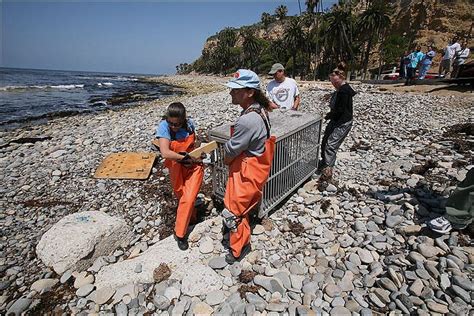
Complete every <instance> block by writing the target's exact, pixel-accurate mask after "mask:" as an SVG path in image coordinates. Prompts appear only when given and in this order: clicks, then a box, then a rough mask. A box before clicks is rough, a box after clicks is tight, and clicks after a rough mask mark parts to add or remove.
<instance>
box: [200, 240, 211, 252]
mask: <svg viewBox="0 0 474 316" xmlns="http://www.w3.org/2000/svg"><path fill="white" fill-rule="evenodd" d="M199 251H200V252H201V253H204V254H206V253H211V252H213V251H214V243H213V242H212V240H211V239H209V238H206V239H203V240H201V242H200V243H199Z"/></svg>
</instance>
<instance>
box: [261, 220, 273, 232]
mask: <svg viewBox="0 0 474 316" xmlns="http://www.w3.org/2000/svg"><path fill="white" fill-rule="evenodd" d="M261 224H262V226H263V227H264V228H265V230H266V231H271V230H272V229H273V222H272V221H271V220H270V219H269V218H264V219H262V223H261Z"/></svg>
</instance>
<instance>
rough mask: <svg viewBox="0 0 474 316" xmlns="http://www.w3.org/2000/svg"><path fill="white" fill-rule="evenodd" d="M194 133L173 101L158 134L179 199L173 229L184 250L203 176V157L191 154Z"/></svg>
mask: <svg viewBox="0 0 474 316" xmlns="http://www.w3.org/2000/svg"><path fill="white" fill-rule="evenodd" d="M195 135H196V134H195V127H194V123H193V122H192V120H191V119H188V118H187V117H186V109H185V107H184V105H183V104H182V103H180V102H175V103H171V104H170V105H169V106H168V110H167V113H166V116H165V118H164V119H163V120H162V121H161V122H160V124H159V125H158V127H157V129H156V137H157V138H158V143H159V145H160V152H161V156H162V157H163V158H165V166H166V167H167V168H168V169H169V171H170V179H171V185H172V186H173V191H174V193H175V194H176V197H177V198H178V200H179V202H178V209H177V211H176V224H175V229H174V231H175V239H176V241H177V242H178V247H179V249H181V250H186V249H188V242H187V239H186V234H187V231H188V226H189V223H190V222H191V221H193V220H195V219H196V211H195V209H194V203H195V201H196V197H197V194H198V192H199V189H200V188H201V184H202V180H203V176H204V167H203V165H202V163H201V162H200V160H199V159H194V158H192V157H190V156H189V154H188V153H189V152H191V151H192V150H193V149H194V145H195V141H196V136H195Z"/></svg>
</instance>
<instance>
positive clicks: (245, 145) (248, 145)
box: [224, 103, 267, 158]
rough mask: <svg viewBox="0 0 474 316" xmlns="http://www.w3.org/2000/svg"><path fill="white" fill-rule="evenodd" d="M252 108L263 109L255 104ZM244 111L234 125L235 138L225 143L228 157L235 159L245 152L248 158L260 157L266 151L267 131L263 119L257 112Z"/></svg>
mask: <svg viewBox="0 0 474 316" xmlns="http://www.w3.org/2000/svg"><path fill="white" fill-rule="evenodd" d="M250 107H254V108H260V109H262V111H263V108H262V106H261V105H260V104H258V103H254V104H252V105H251V106H250ZM244 112H245V110H244V111H242V114H241V116H240V117H239V118H238V119H237V122H236V123H235V125H234V134H233V136H232V137H231V138H230V139H229V140H228V141H227V142H226V143H225V145H224V150H225V155H226V156H227V157H231V158H235V157H237V156H238V155H240V154H241V153H242V152H243V151H245V152H246V154H247V155H248V156H260V155H262V154H263V152H264V151H265V141H266V140H267V129H266V127H265V123H264V121H263V119H262V117H261V116H260V115H259V114H258V113H257V112H248V113H246V114H243V113H244Z"/></svg>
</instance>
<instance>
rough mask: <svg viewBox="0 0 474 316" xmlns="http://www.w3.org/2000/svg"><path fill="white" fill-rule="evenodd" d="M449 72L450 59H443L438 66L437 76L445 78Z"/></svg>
mask: <svg viewBox="0 0 474 316" xmlns="http://www.w3.org/2000/svg"><path fill="white" fill-rule="evenodd" d="M450 72H451V59H443V60H442V61H441V63H440V64H439V71H438V74H439V75H441V74H443V75H445V76H446V77H447V76H448V74H449V73H450Z"/></svg>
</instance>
